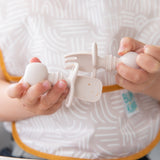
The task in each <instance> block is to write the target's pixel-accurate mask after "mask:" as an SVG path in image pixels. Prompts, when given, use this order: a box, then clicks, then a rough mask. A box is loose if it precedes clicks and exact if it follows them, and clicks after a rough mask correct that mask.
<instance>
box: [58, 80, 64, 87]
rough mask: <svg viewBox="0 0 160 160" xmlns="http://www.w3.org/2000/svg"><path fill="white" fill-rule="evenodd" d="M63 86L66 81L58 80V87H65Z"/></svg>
mask: <svg viewBox="0 0 160 160" xmlns="http://www.w3.org/2000/svg"><path fill="white" fill-rule="evenodd" d="M65 87H66V83H65V82H64V81H59V82H58V88H65Z"/></svg>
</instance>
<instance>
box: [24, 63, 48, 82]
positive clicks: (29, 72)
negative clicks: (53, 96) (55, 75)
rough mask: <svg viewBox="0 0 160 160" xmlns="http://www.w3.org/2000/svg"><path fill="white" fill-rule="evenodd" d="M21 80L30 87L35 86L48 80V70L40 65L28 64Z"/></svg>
mask: <svg viewBox="0 0 160 160" xmlns="http://www.w3.org/2000/svg"><path fill="white" fill-rule="evenodd" d="M23 79H24V81H25V82H28V83H29V84H30V85H34V84H37V83H38V82H41V81H44V80H47V79H48V70H47V68H46V66H45V65H44V64H42V63H39V62H35V63H30V64H29V65H27V67H26V70H25V74H24V77H23Z"/></svg>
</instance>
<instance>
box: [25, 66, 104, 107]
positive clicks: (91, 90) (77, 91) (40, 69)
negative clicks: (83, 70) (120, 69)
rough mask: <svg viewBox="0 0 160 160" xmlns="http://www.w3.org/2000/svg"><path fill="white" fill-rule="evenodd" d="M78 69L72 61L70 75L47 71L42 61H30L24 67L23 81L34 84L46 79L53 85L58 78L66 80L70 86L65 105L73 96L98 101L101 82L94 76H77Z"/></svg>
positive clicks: (69, 103) (70, 102) (69, 102)
mask: <svg viewBox="0 0 160 160" xmlns="http://www.w3.org/2000/svg"><path fill="white" fill-rule="evenodd" d="M78 69H79V65H78V63H74V64H72V70H71V72H70V75H69V76H64V75H63V74H62V73H61V72H55V73H48V71H47V68H46V66H45V65H44V64H42V63H30V64H28V65H27V67H26V71H25V74H24V81H25V82H28V83H29V84H30V85H35V84H37V83H38V82H41V81H44V80H47V79H48V80H49V81H50V82H51V83H52V84H53V85H54V84H55V83H56V82H57V81H58V80H61V79H64V80H66V81H67V83H68V86H69V87H70V92H69V94H68V97H67V99H66V102H65V104H66V106H67V107H69V106H70V105H71V104H72V100H73V97H77V98H79V99H81V100H84V101H87V102H96V101H98V100H99V99H100V97H101V93H102V82H101V81H100V80H98V79H96V78H91V77H85V76H77V74H78Z"/></svg>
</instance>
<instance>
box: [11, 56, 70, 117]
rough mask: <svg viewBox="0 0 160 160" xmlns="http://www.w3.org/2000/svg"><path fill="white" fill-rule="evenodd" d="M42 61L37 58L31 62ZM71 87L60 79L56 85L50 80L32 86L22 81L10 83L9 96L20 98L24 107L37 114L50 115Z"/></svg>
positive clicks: (60, 103)
mask: <svg viewBox="0 0 160 160" xmlns="http://www.w3.org/2000/svg"><path fill="white" fill-rule="evenodd" d="M37 61H38V62H40V61H39V60H38V59H37V58H34V59H32V60H31V62H37ZM68 92H69V89H68V87H67V82H66V81H64V80H60V81H58V82H57V83H56V84H55V85H54V86H52V85H51V83H50V82H49V81H48V80H45V81H43V82H40V83H38V84H36V85H33V86H30V85H29V84H28V83H25V82H23V78H22V80H21V81H20V82H18V83H15V84H12V85H10V87H9V88H8V96H9V97H11V98H17V99H19V101H20V103H21V104H22V106H24V108H25V109H26V110H28V111H30V112H32V113H33V114H34V115H35V116H36V115H48V114H52V113H54V112H56V111H57V110H58V109H59V108H60V107H61V105H62V102H63V101H64V99H65V98H66V97H67V94H68Z"/></svg>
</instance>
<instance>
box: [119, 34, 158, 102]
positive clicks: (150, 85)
mask: <svg viewBox="0 0 160 160" xmlns="http://www.w3.org/2000/svg"><path fill="white" fill-rule="evenodd" d="M129 51H134V52H137V53H138V54H139V55H138V56H137V59H136V62H137V64H138V66H139V67H140V68H139V69H134V68H130V67H128V66H126V65H124V64H122V63H119V64H118V66H117V73H118V74H117V75H116V81H117V84H118V85H120V86H121V87H123V88H125V89H128V90H130V91H131V92H134V93H143V94H146V95H149V96H151V97H153V98H154V99H157V100H159V101H160V46H152V45H146V44H144V43H142V42H139V41H136V40H134V39H132V38H129V37H125V38H123V39H122V40H121V43H120V48H119V51H118V54H119V55H123V54H125V53H127V52H129Z"/></svg>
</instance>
